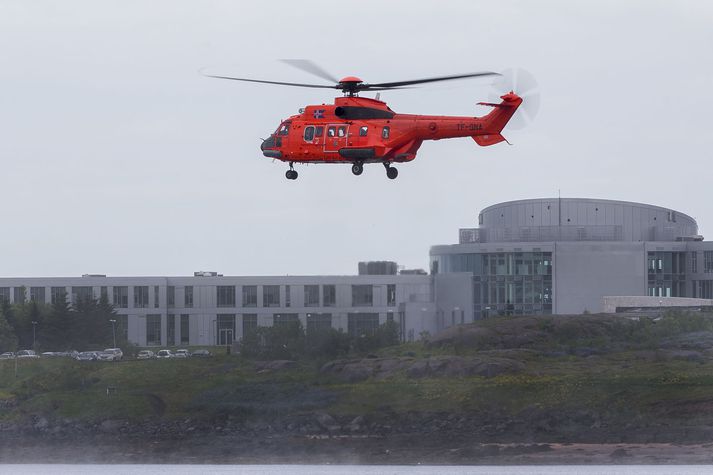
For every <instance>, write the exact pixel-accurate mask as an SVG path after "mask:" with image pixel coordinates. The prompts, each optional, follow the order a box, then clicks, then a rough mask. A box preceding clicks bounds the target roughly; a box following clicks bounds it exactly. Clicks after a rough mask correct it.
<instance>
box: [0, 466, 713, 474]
mask: <svg viewBox="0 0 713 475" xmlns="http://www.w3.org/2000/svg"><path fill="white" fill-rule="evenodd" d="M146 473H150V474H151V475H164V474H165V475H197V474H200V475H223V474H237V475H277V474H280V475H282V474H296V475H356V474H359V475H425V474H428V475H485V474H487V475H524V474H527V475H560V474H561V475H565V474H566V475H619V474H621V475H658V474H661V475H663V474H666V475H677V474H681V475H704V474H705V475H709V474H710V473H713V466H711V465H537V466H533V465H521V466H507V467H503V466H477V467H473V466H467V467H465V466H453V465H448V466H434V465H409V466H402V465H33V464H27V465H2V464H0V474H3V475H45V474H47V475H84V474H86V475H90V474H91V475H97V474H101V475H134V474H136V475H139V474H146Z"/></svg>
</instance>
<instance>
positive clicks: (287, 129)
mask: <svg viewBox="0 0 713 475" xmlns="http://www.w3.org/2000/svg"><path fill="white" fill-rule="evenodd" d="M289 133H290V124H282V125H281V126H280V130H278V131H277V134H278V135H287V134H289Z"/></svg>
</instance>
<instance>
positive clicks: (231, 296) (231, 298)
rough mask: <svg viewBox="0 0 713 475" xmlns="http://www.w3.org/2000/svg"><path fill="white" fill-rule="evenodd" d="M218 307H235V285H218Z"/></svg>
mask: <svg viewBox="0 0 713 475" xmlns="http://www.w3.org/2000/svg"><path fill="white" fill-rule="evenodd" d="M216 293H217V301H218V307H235V286H234V285H219V286H218V287H217V288H216Z"/></svg>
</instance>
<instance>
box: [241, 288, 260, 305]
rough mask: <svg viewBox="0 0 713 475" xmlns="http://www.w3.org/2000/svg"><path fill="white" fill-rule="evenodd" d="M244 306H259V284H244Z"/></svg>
mask: <svg viewBox="0 0 713 475" xmlns="http://www.w3.org/2000/svg"><path fill="white" fill-rule="evenodd" d="M243 307H257V285H243Z"/></svg>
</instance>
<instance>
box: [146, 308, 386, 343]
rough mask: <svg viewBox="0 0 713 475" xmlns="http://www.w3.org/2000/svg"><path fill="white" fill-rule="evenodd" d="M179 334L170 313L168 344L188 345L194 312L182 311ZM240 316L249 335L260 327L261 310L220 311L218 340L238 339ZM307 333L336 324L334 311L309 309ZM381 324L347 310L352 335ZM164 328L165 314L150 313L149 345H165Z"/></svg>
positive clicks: (288, 317)
mask: <svg viewBox="0 0 713 475" xmlns="http://www.w3.org/2000/svg"><path fill="white" fill-rule="evenodd" d="M179 318H180V320H179V327H178V334H177V333H176V330H177V327H176V322H177V319H176V315H173V314H168V315H167V318H166V329H165V332H166V345H168V346H175V345H178V344H179V343H180V344H181V345H188V344H189V343H190V338H189V332H190V316H189V315H186V314H184V315H180V317H179ZM238 319H240V320H242V321H241V325H242V335H243V336H246V335H249V334H250V333H251V332H254V331H255V330H256V329H257V328H258V324H257V314H243V315H240V316H237V315H235V314H218V315H216V320H215V344H217V345H229V344H231V343H232V342H233V341H235V340H236V339H237V332H236V330H237V323H238ZM393 320H394V315H393V313H392V312H389V313H388V314H387V321H393ZM298 322H299V315H298V314H296V313H276V314H274V315H273V316H272V324H273V325H275V326H277V325H288V324H294V323H298ZM306 322H307V326H306V331H307V333H308V334H309V333H312V332H315V331H320V330H328V329H330V328H332V314H331V313H308V314H307V318H306ZM378 328H379V314H378V313H349V314H347V331H348V333H349V335H350V336H355V337H359V336H368V335H373V334H374V333H375V332H376V331H377V329H378ZM163 331H164V328H163V326H162V324H161V315H158V314H156V315H146V345H147V346H161V345H163V343H162V337H163Z"/></svg>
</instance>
